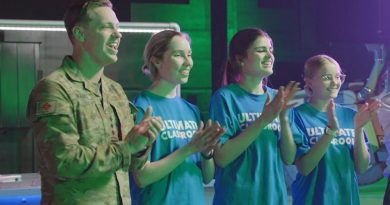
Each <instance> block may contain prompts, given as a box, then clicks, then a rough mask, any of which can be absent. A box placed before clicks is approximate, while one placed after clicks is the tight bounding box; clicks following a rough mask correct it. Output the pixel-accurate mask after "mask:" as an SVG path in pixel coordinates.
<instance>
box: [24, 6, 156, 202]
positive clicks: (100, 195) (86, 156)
mask: <svg viewBox="0 0 390 205" xmlns="http://www.w3.org/2000/svg"><path fill="white" fill-rule="evenodd" d="M118 26H119V22H118V19H117V18H116V15H115V13H114V12H113V10H112V4H111V2H110V1H109V0H93V1H92V0H90V1H88V0H83V1H80V0H79V1H78V3H75V4H73V5H72V6H71V7H70V8H69V9H68V11H67V12H66V14H65V27H66V29H67V32H68V35H69V38H70V40H71V42H72V44H73V53H72V56H66V57H65V58H64V60H63V63H62V65H61V66H60V67H59V68H58V69H57V70H56V71H54V72H53V73H51V74H50V75H48V76H47V77H45V78H44V79H42V80H41V81H40V82H38V84H37V85H36V87H35V88H34V89H33V91H32V92H31V95H30V99H29V103H28V108H27V117H28V118H29V120H30V121H31V123H32V129H33V135H34V137H35V139H36V141H37V145H38V150H39V155H40V159H41V160H40V161H41V164H40V174H41V182H42V188H41V189H42V200H41V204H71V205H76V204H126V205H127V204H130V203H131V202H130V196H129V192H130V191H129V183H128V182H129V180H128V170H129V167H130V169H137V168H140V167H141V166H143V164H144V163H145V161H146V158H147V155H148V151H149V149H148V147H149V145H150V144H151V143H152V142H153V141H154V139H155V137H156V135H157V134H158V132H159V131H160V130H161V127H162V122H161V119H159V118H156V117H151V115H150V113H151V109H149V111H148V113H147V114H146V117H145V118H144V119H143V121H142V122H140V123H139V124H138V125H134V121H133V112H134V111H135V110H134V108H133V107H132V108H130V107H129V103H128V100H127V97H126V95H125V93H124V91H123V89H122V87H121V86H120V85H119V84H118V83H116V82H114V81H113V80H111V79H109V78H107V77H106V76H105V75H104V74H103V70H104V67H105V66H107V65H109V64H112V63H114V62H116V61H117V52H118V46H119V42H120V38H121V34H120V33H119V32H118Z"/></svg>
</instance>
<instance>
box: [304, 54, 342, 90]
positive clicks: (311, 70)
mask: <svg viewBox="0 0 390 205" xmlns="http://www.w3.org/2000/svg"><path fill="white" fill-rule="evenodd" d="M329 63H331V64H334V65H337V67H338V68H339V70H340V72H342V71H341V68H340V65H339V63H338V62H337V61H336V60H335V59H333V58H332V57H330V56H328V55H325V54H319V55H315V56H312V57H310V58H309V59H307V60H306V62H305V66H304V70H303V79H304V81H305V86H304V90H305V93H306V95H307V96H308V97H310V96H311V95H312V93H313V91H312V90H311V88H310V87H309V86H308V85H307V79H311V78H313V76H314V75H315V74H316V73H317V72H318V71H319V70H320V69H321V68H322V67H324V66H325V65H326V64H329Z"/></svg>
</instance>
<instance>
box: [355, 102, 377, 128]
mask: <svg viewBox="0 0 390 205" xmlns="http://www.w3.org/2000/svg"><path fill="white" fill-rule="evenodd" d="M379 107H380V101H378V100H373V101H370V102H366V103H364V104H361V105H359V109H358V112H357V113H356V115H355V117H354V123H355V127H356V128H362V127H363V126H364V125H365V124H366V123H367V122H368V121H369V120H370V119H371V114H372V113H373V112H376V111H377V110H378V108H379Z"/></svg>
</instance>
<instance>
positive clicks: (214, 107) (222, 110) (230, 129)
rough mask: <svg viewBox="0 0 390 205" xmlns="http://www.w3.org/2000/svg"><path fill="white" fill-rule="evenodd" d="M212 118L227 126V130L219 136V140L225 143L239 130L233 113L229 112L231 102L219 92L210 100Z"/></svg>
mask: <svg viewBox="0 0 390 205" xmlns="http://www.w3.org/2000/svg"><path fill="white" fill-rule="evenodd" d="M209 115H210V119H211V120H213V121H217V122H219V123H220V124H221V126H222V127H225V128H226V132H225V134H224V135H222V136H221V137H220V138H219V141H220V142H221V143H222V144H224V143H225V142H226V141H228V140H229V139H230V138H232V137H233V136H234V135H236V133H237V132H238V130H236V129H235V127H234V124H233V120H232V115H231V113H230V112H229V104H228V103H227V100H226V99H225V98H224V96H223V95H221V94H220V93H219V92H217V93H215V94H214V95H213V97H212V98H211V101H210V106H209Z"/></svg>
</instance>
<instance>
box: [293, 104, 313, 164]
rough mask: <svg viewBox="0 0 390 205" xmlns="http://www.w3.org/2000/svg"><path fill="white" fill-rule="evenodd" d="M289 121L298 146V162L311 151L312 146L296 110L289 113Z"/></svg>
mask: <svg viewBox="0 0 390 205" xmlns="http://www.w3.org/2000/svg"><path fill="white" fill-rule="evenodd" d="M289 120H290V123H291V124H290V125H291V133H292V136H293V138H294V142H295V144H296V145H297V152H296V154H295V160H296V159H298V158H300V157H301V156H302V155H304V154H306V153H307V152H308V151H309V150H310V145H309V141H308V138H307V136H306V135H305V132H304V131H303V130H304V125H303V123H302V122H301V120H300V119H299V117H298V116H297V113H296V110H295V109H291V111H290V112H289Z"/></svg>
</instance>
